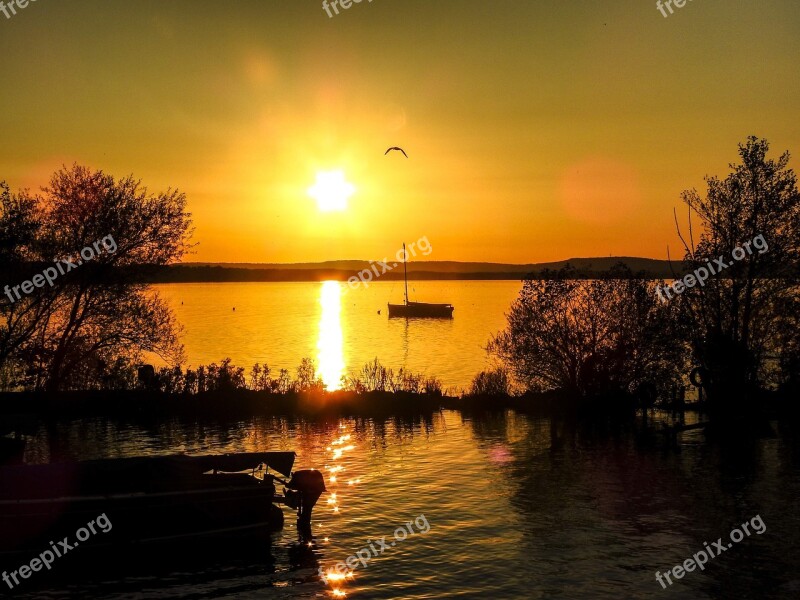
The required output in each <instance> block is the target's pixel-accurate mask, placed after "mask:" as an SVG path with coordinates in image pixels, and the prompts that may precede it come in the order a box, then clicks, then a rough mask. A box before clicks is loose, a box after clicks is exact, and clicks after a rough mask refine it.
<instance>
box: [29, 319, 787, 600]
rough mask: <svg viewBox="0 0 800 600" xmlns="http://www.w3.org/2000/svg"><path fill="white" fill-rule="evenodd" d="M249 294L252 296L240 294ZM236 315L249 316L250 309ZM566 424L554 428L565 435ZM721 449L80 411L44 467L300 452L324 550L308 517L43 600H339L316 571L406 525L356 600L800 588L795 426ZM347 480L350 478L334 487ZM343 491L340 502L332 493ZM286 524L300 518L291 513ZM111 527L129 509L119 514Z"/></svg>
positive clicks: (39, 444)
mask: <svg viewBox="0 0 800 600" xmlns="http://www.w3.org/2000/svg"><path fill="white" fill-rule="evenodd" d="M240 304H241V303H240ZM237 312H238V308H237ZM558 431H559V430H558V429H557V430H556V432H557V433H558ZM776 431H777V432H778V435H777V437H775V438H773V439H764V440H760V441H757V442H753V443H750V444H741V443H740V444H736V445H735V446H731V447H720V446H714V445H710V444H706V443H705V442H704V441H703V439H702V437H701V436H699V435H693V434H689V433H687V434H684V437H683V439H682V440H681V442H680V445H679V447H677V448H674V449H669V450H668V449H665V448H663V447H659V446H656V447H653V448H649V447H641V446H639V445H637V444H636V443H635V441H634V437H633V436H632V435H631V434H621V435H617V436H602V437H591V436H588V435H586V434H580V433H579V434H578V435H577V436H575V437H574V438H573V437H571V436H564V435H563V432H562V433H560V434H558V435H557V437H556V441H555V442H554V441H553V437H552V436H551V427H550V423H549V422H548V421H547V420H537V419H531V418H528V417H525V416H520V415H518V414H516V413H513V412H506V413H500V414H495V415H482V416H468V415H462V414H461V413H458V412H443V413H435V414H433V415H432V416H430V417H420V418H416V419H410V420H394V419H390V420H387V421H373V420H361V419H345V420H335V421H330V422H322V423H319V422H315V423H311V422H305V421H291V420H288V421H287V420H284V419H278V418H274V419H270V418H257V419H252V420H246V421H241V422H235V423H228V424H215V425H208V424H200V423H196V422H193V421H170V422H167V423H162V424H158V425H154V424H153V425H147V424H143V423H122V424H120V423H112V422H109V421H105V420H91V421H73V422H65V423H61V424H57V425H50V426H47V427H42V429H41V430H39V431H38V432H37V433H35V434H34V435H33V436H32V437H31V439H30V446H29V451H28V455H27V460H29V461H45V460H48V459H49V458H50V457H51V456H56V455H58V456H72V457H79V458H99V457H112V456H127V455H138V454H153V455H155V454H164V453H172V452H179V451H182V452H188V453H207V452H217V451H237V452H238V451H263V450H294V451H296V452H297V453H298V461H297V463H296V467H319V468H322V469H325V472H326V480H327V481H328V487H329V490H330V491H331V492H333V493H335V494H336V496H335V498H334V497H333V496H332V495H323V497H322V499H321V500H320V503H319V504H318V505H317V508H316V509H315V520H314V521H315V522H314V532H315V535H316V536H317V542H318V546H317V547H316V548H315V549H314V550H313V551H311V550H309V551H308V552H307V555H306V557H305V558H304V559H303V560H300V561H298V560H297V559H296V556H295V557H294V558H293V556H294V555H293V553H294V552H296V550H297V545H296V543H295V540H296V531H295V529H294V527H293V520H292V519H291V518H287V526H286V528H285V529H284V530H283V531H282V532H281V533H278V534H275V536H274V540H273V545H272V548H271V549H270V550H269V553H268V555H264V556H252V557H247V558H246V560H244V562H242V561H233V560H232V559H231V560H225V559H224V558H223V559H221V560H218V561H217V562H214V561H212V562H211V563H210V564H209V563H204V564H203V566H202V569H200V568H199V567H198V568H197V569H192V568H186V567H185V566H182V567H180V568H178V567H176V568H175V570H174V572H172V571H170V565H169V564H166V565H165V566H164V567H165V569H167V573H168V575H167V576H165V575H164V574H162V575H160V576H158V577H149V576H142V575H137V576H136V577H133V576H131V577H130V578H129V579H123V580H121V581H120V580H119V579H114V580H110V581H105V580H104V578H103V574H102V573H97V574H96V575H95V576H94V577H92V578H91V579H92V581H81V582H80V583H72V584H70V585H69V586H68V587H67V588H66V589H65V588H63V587H61V588H59V589H58V590H51V591H46V592H42V593H37V594H36V595H35V596H30V597H36V598H65V597H80V598H85V597H92V598H94V597H98V598H115V599H127V598H165V599H166V598H253V599H255V598H303V599H305V598H333V597H336V596H334V590H333V589H332V588H331V587H330V586H326V585H324V584H323V583H322V582H320V581H319V578H318V577H315V573H316V572H317V570H318V569H319V568H320V567H321V568H323V569H325V570H327V569H329V568H332V567H333V566H334V565H335V564H336V563H337V562H338V561H341V560H344V559H346V558H347V557H348V556H350V555H352V554H354V553H356V552H357V551H358V550H360V549H362V548H364V547H366V546H367V545H368V543H369V542H370V541H371V540H376V539H379V538H381V537H382V536H387V537H388V538H389V539H390V540H391V539H392V535H393V532H394V531H395V529H396V528H397V527H401V526H402V525H403V524H404V523H406V522H407V521H410V520H413V519H415V518H416V517H418V516H420V515H424V516H425V518H426V519H427V521H428V523H429V524H430V531H429V532H428V533H427V534H424V535H423V534H417V535H414V536H409V537H408V539H406V540H405V541H403V542H402V543H397V544H396V546H395V547H393V548H389V549H387V550H385V551H384V552H383V554H382V555H381V556H380V557H378V558H375V559H373V560H372V562H371V563H370V565H369V566H368V568H365V569H362V568H359V569H357V570H356V572H355V577H354V579H352V580H348V581H346V582H344V583H343V584H342V585H341V586H337V589H339V590H340V592H339V593H346V594H347V596H348V597H352V598H365V599H366V598H379V599H383V598H385V599H400V598H403V599H405V598H409V599H434V598H520V599H521V598H542V599H545V598H563V599H570V600H572V599H578V598H610V599H621V598H626V599H627V598H653V597H657V598H667V597H669V598H687V599H688V598H692V599H694V598H698V599H705V598H714V599H727V598H797V597H800V596H799V594H800V591H799V590H800V554H799V553H798V552H797V549H798V548H799V547H800V511H798V498H800V476H799V475H798V473H800V469H799V468H798V467H799V466H800V450H799V449H798V444H797V439H798V438H797V436H796V432H795V433H792V432H789V431H785V430H781V429H779V428H778V427H776ZM333 477H335V478H336V479H335V481H334V480H333ZM329 501H330V502H329ZM756 514H760V515H761V517H762V519H763V521H764V523H765V524H766V527H767V529H766V532H765V533H764V534H762V535H752V536H751V537H746V538H745V539H744V541H742V542H741V543H739V544H738V545H736V546H734V548H732V549H731V550H729V551H728V552H726V553H725V554H723V555H721V556H719V557H718V558H715V559H712V560H711V561H710V562H709V564H708V565H707V567H706V570H705V571H702V572H698V571H695V572H692V573H689V574H687V576H686V577H684V578H683V579H682V580H680V581H679V582H678V584H677V585H674V586H673V587H672V588H671V589H669V590H668V591H663V590H662V589H661V587H660V586H659V584H658V583H657V582H656V580H655V577H654V574H655V571H656V570H657V569H658V570H661V571H662V572H663V571H665V570H667V569H670V568H672V567H673V566H674V565H677V564H680V563H682V562H683V561H684V560H685V559H686V558H689V557H690V556H691V555H692V554H693V553H695V552H697V551H698V550H699V549H702V548H703V542H706V541H708V542H709V543H711V542H713V541H714V540H716V539H717V538H719V537H722V538H725V539H727V536H728V534H729V532H730V530H731V529H732V527H734V526H736V525H739V524H741V523H742V522H744V521H745V520H749V519H751V518H752V517H753V516H755V515H756ZM287 516H288V513H287ZM109 518H110V519H111V520H112V522H113V515H109Z"/></svg>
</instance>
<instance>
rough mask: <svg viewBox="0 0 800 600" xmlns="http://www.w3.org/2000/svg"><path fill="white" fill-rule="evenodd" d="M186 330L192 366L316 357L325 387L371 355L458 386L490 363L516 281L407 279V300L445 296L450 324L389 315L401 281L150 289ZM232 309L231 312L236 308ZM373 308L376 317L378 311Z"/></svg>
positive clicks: (283, 363) (291, 365) (290, 364)
mask: <svg viewBox="0 0 800 600" xmlns="http://www.w3.org/2000/svg"><path fill="white" fill-rule="evenodd" d="M153 287H154V289H156V290H157V291H158V292H159V294H160V295H161V296H162V297H163V298H164V299H165V300H166V301H167V302H169V304H170V306H171V307H172V308H173V309H174V311H175V314H176V315H177V317H178V320H179V321H180V322H181V324H183V326H184V328H185V332H184V336H183V342H184V345H185V348H186V352H187V356H188V362H189V364H190V365H193V366H196V365H198V364H208V363H211V362H217V363H218V362H219V361H220V360H222V359H223V358H225V357H230V358H231V359H232V360H233V363H234V364H236V365H237V366H241V367H245V369H246V370H247V371H248V372H249V371H250V367H252V366H253V364H254V363H256V362H259V363H262V364H263V363H267V364H268V365H269V366H270V368H272V369H273V371H275V372H277V370H278V369H281V368H284V369H289V370H290V371H291V373H292V376H294V372H295V368H296V367H297V365H298V364H300V360H301V359H302V358H304V357H312V358H314V359H315V361H316V364H317V368H318V370H319V373H320V375H321V376H322V378H323V380H324V381H325V383H326V384H327V385H328V388H329V389H334V388H336V387H337V385H338V384H339V381H340V378H341V376H342V375H343V374H346V373H350V372H355V371H358V370H360V369H361V367H362V366H363V365H364V364H365V363H366V362H369V361H371V360H373V359H374V358H375V357H377V358H378V359H380V361H381V363H382V364H383V365H384V366H386V367H390V368H392V369H394V371H395V372H397V370H398V369H399V368H400V367H405V368H406V369H410V370H412V371H414V372H423V373H426V374H428V375H435V376H436V377H438V378H439V379H440V380H441V381H442V382H443V384H444V385H445V386H450V387H453V388H457V389H461V388H466V387H468V386H469V384H470V382H471V381H472V378H473V377H474V376H475V375H477V374H478V373H479V372H480V371H481V370H482V369H484V368H486V367H487V365H488V364H489V359H488V357H487V355H486V351H485V347H486V344H487V342H488V341H489V338H490V336H491V335H492V334H494V333H497V332H498V331H499V330H501V329H502V328H503V327H504V325H505V316H504V315H505V313H506V312H507V311H508V309H509V307H510V305H511V302H512V301H513V300H514V299H515V298H516V297H517V294H518V293H519V290H520V289H521V287H522V284H521V282H519V281H413V282H409V296H410V299H411V300H412V301H414V300H416V301H420V302H449V303H452V304H454V305H455V307H456V310H455V312H454V318H453V319H452V320H438V319H437V320H434V319H424V320H405V319H389V318H388V317H387V314H386V313H387V311H386V304H387V303H388V302H392V303H402V301H403V282H401V281H400V282H380V281H379V282H375V283H371V284H370V285H369V286H368V287H364V286H361V287H359V288H357V289H355V290H352V289H350V288H349V286H348V285H347V284H346V283H339V282H333V281H329V282H322V283H197V284H166V285H157V286H153ZM234 307H235V309H236V310H233V309H234ZM378 311H380V314H378Z"/></svg>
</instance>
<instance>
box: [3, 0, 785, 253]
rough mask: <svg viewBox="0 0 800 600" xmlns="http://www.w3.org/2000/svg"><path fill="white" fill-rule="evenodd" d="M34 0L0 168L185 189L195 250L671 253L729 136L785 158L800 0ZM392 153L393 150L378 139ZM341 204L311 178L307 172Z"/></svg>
mask: <svg viewBox="0 0 800 600" xmlns="http://www.w3.org/2000/svg"><path fill="white" fill-rule="evenodd" d="M340 12H341V14H339V15H338V16H334V17H333V18H329V17H328V15H327V14H326V13H325V11H324V10H323V9H322V6H321V1H317V0H281V1H276V0H239V1H237V2H219V1H218V0H215V1H205V0H171V1H170V2H163V1H156V0H147V1H141V0H136V1H128V0H125V1H123V0H72V1H70V2H64V1H63V0H62V1H58V2H56V1H55V0H38V1H37V2H33V3H31V4H29V5H28V6H27V7H26V8H25V9H17V14H16V15H14V16H13V17H12V18H10V19H7V18H5V17H4V16H3V15H2V14H0V50H2V53H1V54H0V55H1V56H2V58H0V82H2V85H0V105H2V110H0V132H2V147H0V180H6V181H7V182H8V183H9V184H10V185H11V186H12V188H15V189H16V188H20V187H29V188H32V189H38V188H39V187H40V186H42V185H44V184H45V183H46V182H47V180H48V178H49V175H50V173H52V172H53V171H54V170H55V169H57V168H58V167H59V166H60V165H61V164H71V163H73V162H76V161H77V162H78V163H81V164H85V165H88V166H91V167H93V168H97V169H102V170H105V171H107V172H109V173H111V174H113V175H115V176H124V175H127V174H131V173H132V174H133V175H135V176H136V177H137V178H141V179H142V180H143V182H144V183H145V184H146V185H147V186H148V187H149V188H150V189H151V190H152V191H159V190H163V189H166V188H168V187H173V188H175V187H177V188H179V189H180V190H182V191H184V192H186V194H187V196H188V199H189V210H190V211H191V212H192V213H193V215H194V221H195V226H196V233H195V241H197V242H199V246H198V247H197V249H196V250H197V251H196V253H195V254H193V255H191V256H189V257H187V260H192V261H226V262H233V261H237V262H300V261H320V260H332V259H345V258H383V257H384V256H386V255H387V254H389V253H394V252H395V251H396V249H397V248H398V247H399V244H400V243H401V242H402V241H403V240H406V241H413V240H417V239H419V238H420V237H422V236H427V237H428V239H429V240H430V242H431V244H432V246H433V252H432V254H431V255H430V256H429V257H428V259H430V260H464V261H498V262H500V261H501V262H516V263H522V262H538V261H548V260H559V259H564V258H569V257H575V256H608V255H610V254H611V255H629V256H630V255H633V256H647V257H654V258H666V251H665V248H666V245H667V244H670V245H671V246H672V248H673V249H677V240H676V236H675V233H674V227H673V224H672V208H673V207H674V206H679V204H680V198H679V194H680V191H681V190H683V189H686V188H691V187H701V186H702V185H703V181H702V178H703V176H704V175H705V174H720V175H724V174H726V173H727V165H728V163H730V162H732V161H734V160H736V145H737V144H738V143H739V142H742V141H743V140H744V139H745V138H746V136H747V135H750V134H754V135H758V136H760V137H766V138H767V139H768V140H769V141H770V142H771V144H772V154H773V156H777V154H779V153H780V152H783V151H784V150H789V151H790V152H792V153H793V155H794V156H793V159H792V166H793V167H794V168H795V169H796V170H797V169H798V167H800V162H799V161H798V156H800V121H798V114H800V113H799V112H798V108H799V107H800V78H798V76H797V73H798V66H797V60H798V57H800V35H799V34H800V4H798V2H796V0H795V1H790V0H758V1H752V0H694V1H693V2H689V3H687V5H686V6H685V7H683V8H681V9H676V11H675V14H673V15H671V16H669V17H668V18H666V19H665V18H664V17H663V16H662V15H661V13H660V12H658V10H657V9H656V6H655V1H652V2H651V1H650V0H616V1H614V2H597V1H596V0H569V1H561V2H554V1H544V0H525V1H522V0H519V1H514V2H512V1H498V0H494V1H489V0H484V1H477V0H402V1H401V0H374V1H373V2H371V3H368V2H366V1H364V2H362V3H361V4H354V5H353V6H352V7H351V8H349V9H348V10H341V9H340ZM395 145H397V146H401V147H403V148H404V149H405V150H406V151H407V152H408V154H409V157H410V158H409V159H406V158H404V157H403V156H402V155H401V154H399V153H396V152H395V153H390V154H389V155H388V156H384V151H385V150H386V148H388V147H389V146H395ZM338 170H340V171H342V172H343V174H344V180H345V183H347V184H350V185H352V186H353V187H354V193H353V194H352V195H351V196H350V197H349V200H348V202H347V208H346V209H345V210H339V211H336V210H334V211H330V212H323V211H321V210H320V209H319V206H318V203H317V201H316V200H314V199H312V198H311V197H310V196H309V194H308V189H309V188H310V187H311V186H312V185H314V183H315V181H316V179H317V175H318V173H320V172H327V171H338Z"/></svg>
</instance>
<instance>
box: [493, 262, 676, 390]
mask: <svg viewBox="0 0 800 600" xmlns="http://www.w3.org/2000/svg"><path fill="white" fill-rule="evenodd" d="M655 285H656V284H655V283H653V282H648V281H645V280H643V279H639V278H635V277H633V276H632V274H631V273H630V271H629V270H628V269H627V268H625V267H623V266H618V267H617V268H615V269H613V270H612V272H611V273H610V274H609V277H608V278H604V279H595V280H587V279H577V278H575V271H574V270H573V269H571V268H569V267H568V268H565V269H562V270H561V271H559V272H558V273H556V274H554V275H553V274H549V275H548V276H547V278H546V279H542V280H532V279H529V280H526V281H525V282H524V284H523V288H522V291H521V292H520V295H519V297H518V298H517V300H515V301H514V303H513V304H512V306H511V310H510V312H509V314H508V315H507V320H508V326H507V328H506V329H505V330H504V331H502V332H500V333H499V334H498V335H496V336H495V337H494V338H493V339H492V340H491V341H490V343H489V350H490V351H491V352H493V353H495V354H496V355H497V356H498V357H499V358H500V359H501V360H502V361H503V362H504V363H505V364H506V365H507V366H508V367H509V368H510V371H511V373H512V375H513V376H514V378H515V379H516V380H517V381H518V382H519V383H521V384H522V385H523V386H524V387H526V388H527V389H529V390H532V391H545V390H552V389H561V390H566V391H568V392H571V393H574V394H578V395H581V396H591V395H598V394H609V393H611V394H613V393H615V392H618V393H619V392H633V391H634V390H635V389H636V388H637V387H638V386H639V385H641V384H643V383H646V382H649V383H652V384H653V385H657V386H658V387H659V388H660V391H662V392H663V391H665V390H666V389H668V388H669V387H670V386H671V385H673V384H675V383H677V381H678V379H679V371H680V365H681V362H682V360H683V359H682V357H683V354H684V348H683V346H682V345H681V344H680V341H679V340H680V336H678V335H677V334H676V330H675V328H676V323H678V321H677V319H675V318H674V317H675V308H674V307H673V306H670V305H669V304H664V303H661V302H659V301H658V299H657V295H656V293H655Z"/></svg>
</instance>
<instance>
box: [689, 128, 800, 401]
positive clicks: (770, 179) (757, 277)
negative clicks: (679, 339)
mask: <svg viewBox="0 0 800 600" xmlns="http://www.w3.org/2000/svg"><path fill="white" fill-rule="evenodd" d="M768 150H769V144H768V142H767V141H766V140H762V139H758V138H756V137H753V136H751V137H749V138H748V139H747V141H746V143H744V144H740V145H739V156H740V158H741V163H740V164H732V165H730V168H731V173H730V174H729V175H728V176H727V177H726V178H725V179H719V178H717V177H706V182H707V186H708V189H707V191H706V195H705V197H702V196H700V195H699V194H698V193H697V191H695V190H687V191H685V192H683V194H682V198H683V201H684V202H685V203H686V204H687V205H688V207H689V239H688V240H686V238H685V237H684V236H683V235H682V234H681V231H680V227H679V228H678V232H679V234H681V239H682V241H683V244H684V248H685V257H684V263H685V270H686V271H691V270H694V269H697V268H698V267H701V266H704V265H707V264H708V263H709V262H711V263H712V265H713V264H714V261H715V259H718V258H719V257H723V259H724V261H725V263H726V264H727V265H729V266H728V268H727V269H725V270H722V271H720V272H719V273H717V274H716V275H715V276H712V277H709V278H708V280H707V281H706V283H705V285H704V286H696V287H693V288H689V289H687V290H686V292H685V293H684V294H682V295H681V296H680V301H679V303H680V305H681V307H682V312H683V318H684V319H686V320H687V321H688V322H689V323H691V328H690V329H689V331H690V333H691V342H692V347H693V350H694V355H695V359H696V360H697V361H698V362H699V363H700V364H701V365H702V366H703V367H704V368H705V369H707V371H708V373H709V375H710V378H709V379H710V382H709V385H708V392H709V400H711V401H712V402H713V403H717V402H719V401H722V400H724V399H725V400H728V401H729V402H733V401H734V400H735V399H739V400H744V399H745V398H746V397H747V396H748V394H744V393H743V392H745V391H747V390H750V391H753V390H755V389H756V388H758V387H759V386H761V385H763V384H764V383H767V382H769V381H770V380H774V379H775V378H776V377H777V378H781V377H782V378H784V379H785V378H787V377H789V376H790V373H788V372H787V370H791V369H792V368H796V366H795V367H793V366H792V365H796V364H797V347H798V344H797V340H796V337H797V336H796V334H795V336H794V338H792V335H791V333H792V332H796V331H797V328H798V318H799V315H800V303H798V297H799V296H798V265H800V193H798V189H797V179H796V177H795V174H794V172H793V171H792V170H791V169H789V168H788V166H787V165H788V163H789V154H788V153H784V154H783V155H782V156H780V158H778V159H777V160H772V159H767V152H768ZM692 214H695V215H698V216H699V218H700V221H701V226H702V232H701V234H700V236H699V238H698V241H697V242H696V243H695V241H694V231H693V225H692V221H691V216H692ZM676 225H677V219H676ZM756 238H760V240H759V241H758V242H756V245H757V246H758V248H757V249H754V248H753V245H754V244H753V240H754V239H756ZM748 245H749V250H748V251H745V250H744V248H747V247H748ZM737 249H738V250H737ZM734 253H736V255H737V256H739V257H741V259H740V260H733V256H734ZM775 359H777V361H776V360H775Z"/></svg>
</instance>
